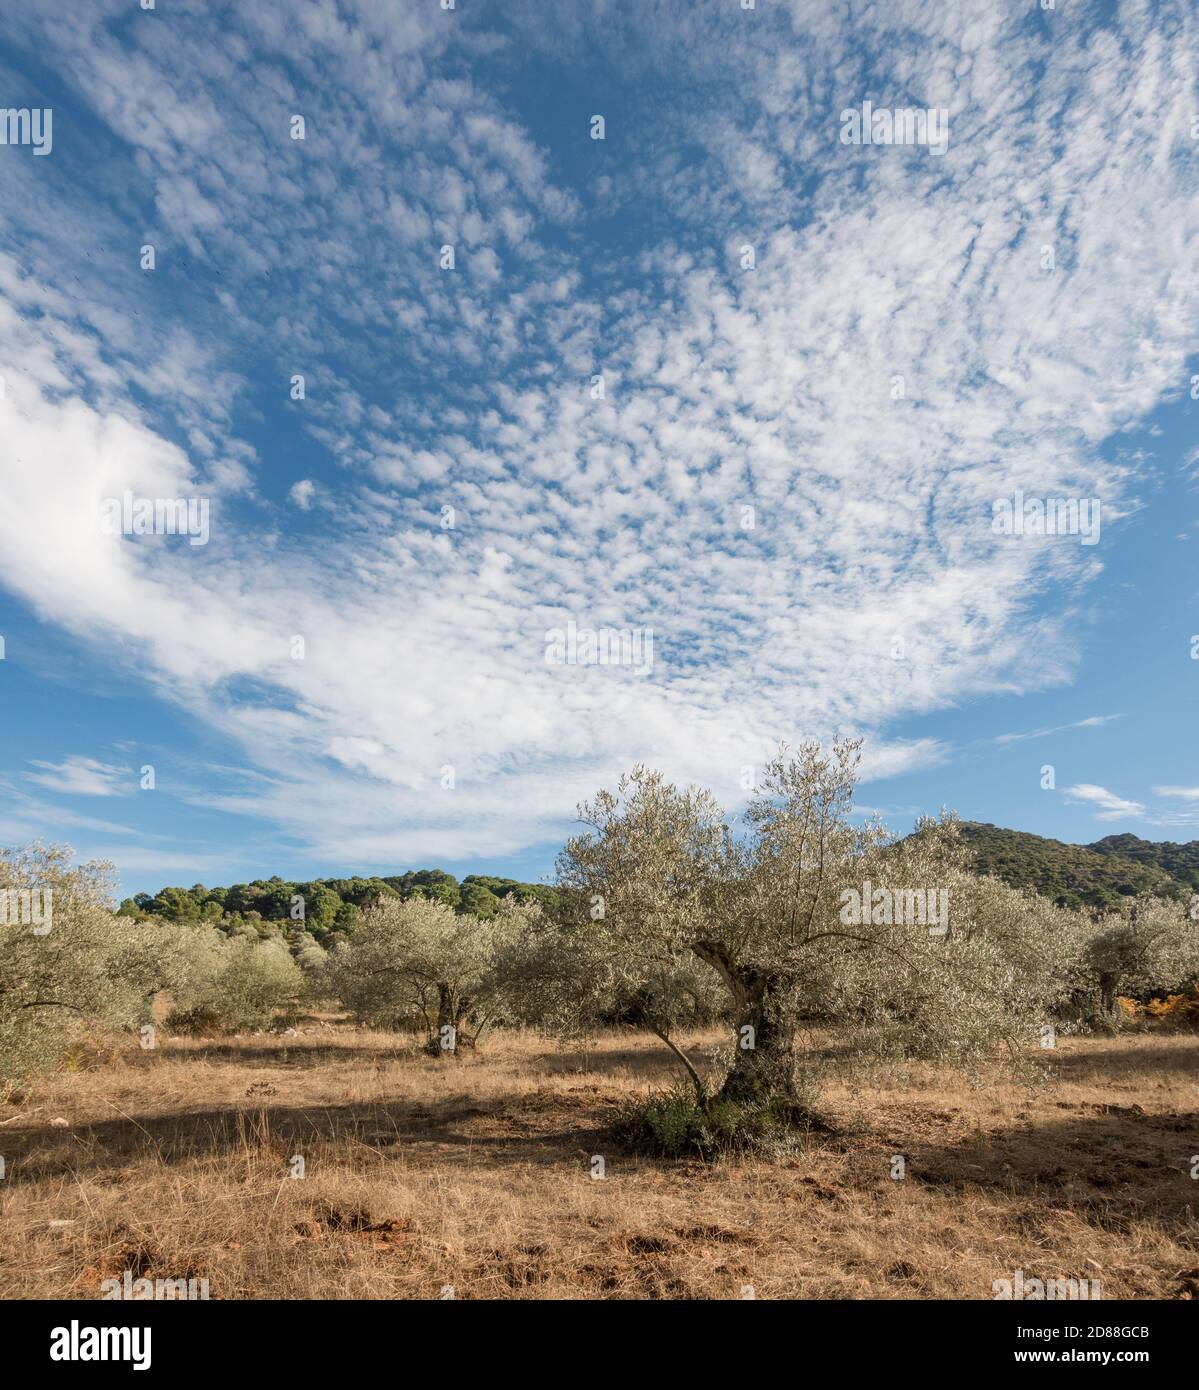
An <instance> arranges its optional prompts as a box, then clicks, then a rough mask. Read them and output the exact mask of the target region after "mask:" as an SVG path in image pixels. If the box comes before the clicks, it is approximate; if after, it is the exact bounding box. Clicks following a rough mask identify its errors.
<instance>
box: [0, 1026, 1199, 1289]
mask: <svg viewBox="0 0 1199 1390" xmlns="http://www.w3.org/2000/svg"><path fill="white" fill-rule="evenodd" d="M302 1029H303V1031H302V1032H300V1033H299V1034H298V1035H296V1036H292V1037H284V1036H277V1035H264V1036H261V1037H238V1038H234V1039H229V1040H221V1041H211V1042H209V1041H198V1040H185V1039H173V1038H164V1039H162V1041H161V1044H160V1046H159V1047H158V1048H157V1049H156V1050H154V1051H152V1052H145V1053H142V1052H139V1051H136V1050H134V1051H133V1052H132V1053H126V1054H122V1055H119V1056H115V1057H109V1058H107V1059H104V1060H103V1062H102V1063H97V1064H95V1065H90V1066H86V1067H84V1068H83V1069H81V1070H78V1071H75V1072H68V1073H63V1074H60V1075H58V1076H55V1077H53V1078H51V1079H50V1080H49V1081H48V1082H46V1083H44V1084H42V1085H41V1086H39V1087H37V1088H35V1089H34V1090H33V1091H31V1092H30V1093H29V1094H28V1095H27V1096H25V1097H23V1098H22V1099H20V1100H19V1101H18V1102H17V1103H15V1104H10V1105H7V1106H0V1155H2V1156H3V1157H4V1159H5V1161H6V1175H5V1178H4V1180H3V1181H2V1182H0V1217H2V1220H0V1296H2V1297H4V1298H9V1299H12V1298H38V1297H75V1298H94V1297H95V1298H98V1297H99V1296H100V1292H101V1289H100V1286H101V1282H102V1281H103V1280H105V1279H107V1278H112V1277H115V1278H120V1277H122V1276H123V1274H124V1271H126V1270H130V1271H131V1272H132V1277H134V1278H141V1277H145V1278H150V1279H154V1278H162V1279H189V1278H190V1279H196V1280H207V1281H208V1285H207V1287H208V1293H209V1296H210V1297H211V1298H214V1299H215V1298H221V1299H257V1298H319V1299H337V1298H387V1299H394V1298H440V1297H456V1298H585V1299H593V1298H744V1297H757V1298H950V1299H962V1298H971V1299H974V1298H990V1297H992V1296H993V1294H992V1282H993V1281H994V1280H997V1279H1004V1278H1006V1279H1012V1278H1014V1276H1015V1272H1016V1271H1017V1270H1021V1271H1023V1275H1024V1278H1025V1280H1026V1281H1027V1280H1029V1279H1031V1278H1034V1277H1036V1278H1041V1279H1051V1278H1052V1279H1058V1278H1073V1279H1088V1280H1098V1281H1099V1283H1100V1286H1101V1290H1102V1297H1103V1298H1105V1299H1107V1298H1193V1297H1197V1296H1199V1176H1195V1175H1199V1037H1195V1036H1193V1035H1191V1036H1178V1035H1160V1036H1149V1035H1136V1036H1125V1037H1121V1038H1118V1039H1062V1040H1060V1042H1059V1046H1058V1048H1057V1050H1056V1051H1055V1052H1053V1053H1052V1054H1049V1055H1048V1056H1047V1058H1046V1059H1045V1060H1046V1067H1047V1077H1046V1082H1045V1084H1044V1085H1042V1086H1040V1087H1036V1088H1029V1087H1027V1086H1021V1085H1016V1084H1012V1083H1005V1084H1002V1085H996V1084H991V1083H985V1082H981V1081H978V1080H976V1081H974V1082H965V1083H964V1082H963V1081H962V1080H961V1079H960V1078H954V1077H952V1076H948V1075H944V1074H939V1073H938V1072H937V1071H935V1070H933V1069H930V1068H927V1067H923V1066H920V1065H916V1064H902V1065H896V1066H890V1067H885V1068H875V1069H872V1070H871V1071H870V1072H868V1073H863V1072H862V1071H861V1070H860V1069H859V1070H854V1069H853V1068H852V1067H851V1066H850V1065H849V1064H848V1063H846V1064H844V1065H840V1064H838V1062H837V1060H836V1058H835V1055H832V1056H831V1060H828V1061H827V1062H826V1066H827V1069H828V1071H827V1076H826V1078H825V1083H824V1084H825V1096H826V1105H827V1111H828V1114H829V1116H830V1118H831V1119H832V1121H833V1124H834V1132H833V1133H831V1134H827V1135H818V1136H813V1137H812V1138H811V1139H810V1140H808V1141H807V1142H806V1143H805V1146H804V1147H803V1149H802V1150H801V1151H800V1152H799V1153H798V1154H794V1155H791V1156H788V1157H785V1158H778V1159H769V1160H767V1159H761V1158H755V1159H739V1160H729V1159H725V1160H721V1161H718V1162H715V1163H710V1164H704V1163H702V1162H700V1161H698V1160H696V1161H678V1162H664V1161H654V1160H651V1159H647V1158H634V1157H630V1156H627V1155H625V1154H622V1153H621V1152H620V1150H619V1149H618V1148H617V1147H615V1146H614V1145H613V1143H612V1142H611V1140H610V1139H609V1138H608V1137H607V1134H606V1127H607V1126H608V1125H609V1124H610V1123H611V1120H612V1118H613V1116H614V1114H615V1112H616V1110H617V1108H618V1107H619V1106H620V1104H621V1102H622V1101H623V1100H625V1099H627V1098H628V1097H630V1096H634V1095H643V1094H648V1093H649V1092H651V1091H653V1090H656V1089H660V1088H662V1087H663V1086H664V1085H666V1084H669V1083H670V1082H671V1081H673V1080H674V1072H673V1071H672V1059H671V1058H670V1056H669V1054H668V1053H667V1052H665V1051H664V1050H663V1048H662V1047H661V1045H660V1044H659V1043H657V1042H656V1041H655V1040H653V1039H649V1038H645V1037H642V1036H639V1035H632V1034H630V1035H625V1034H612V1035H608V1036H605V1037H604V1038H602V1039H600V1040H599V1041H598V1042H596V1043H595V1044H593V1045H591V1046H590V1047H589V1048H588V1049H587V1050H579V1049H573V1050H572V1049H564V1048H562V1047H559V1046H558V1045H556V1044H554V1043H553V1042H550V1041H547V1040H545V1039H542V1038H539V1037H536V1036H535V1035H532V1034H500V1035H498V1036H496V1037H494V1038H492V1039H491V1040H490V1043H489V1045H488V1046H487V1047H486V1049H485V1051H483V1052H482V1053H481V1054H479V1055H478V1056H477V1057H463V1058H460V1059H444V1060H443V1059H436V1058H430V1057H427V1056H425V1055H423V1054H422V1053H421V1052H420V1051H419V1050H418V1049H417V1047H416V1046H415V1044H414V1043H412V1042H411V1041H409V1040H408V1039H406V1038H403V1037H398V1036H395V1035H389V1034H383V1033H376V1032H367V1031H362V1030H357V1029H353V1028H350V1027H346V1026H342V1025H337V1026H332V1025H330V1024H329V1023H328V1022H318V1021H316V1020H312V1021H311V1023H309V1024H305V1025H302ZM716 1041H717V1039H716V1038H715V1036H713V1037H702V1038H701V1037H696V1038H691V1039H688V1040H687V1045H688V1047H689V1048H691V1049H693V1056H694V1057H695V1059H696V1060H697V1061H701V1060H702V1059H703V1058H704V1056H705V1054H706V1052H707V1051H708V1049H710V1048H711V1047H712V1046H714V1045H715V1043H716ZM825 1051H826V1052H828V1053H830V1054H835V1051H836V1049H835V1046H830V1047H826V1048H825ZM596 1156H599V1158H601V1159H602V1160H603V1162H602V1165H601V1164H597V1163H596V1162H595V1158H596ZM897 1156H899V1157H902V1158H903V1160H904V1162H903V1165H902V1167H903V1172H904V1176H902V1177H893V1176H892V1173H893V1172H895V1171H897V1170H898V1168H899V1165H897V1164H896V1163H895V1159H896V1157H897ZM297 1158H299V1159H302V1160H303V1164H302V1170H303V1176H302V1177H300V1176H292V1174H293V1172H296V1173H298V1172H299V1171H300V1165H299V1164H297V1163H296V1161H295V1160H296V1159H297ZM601 1169H602V1172H603V1176H602V1177H596V1176H593V1173H596V1172H598V1171H601Z"/></svg>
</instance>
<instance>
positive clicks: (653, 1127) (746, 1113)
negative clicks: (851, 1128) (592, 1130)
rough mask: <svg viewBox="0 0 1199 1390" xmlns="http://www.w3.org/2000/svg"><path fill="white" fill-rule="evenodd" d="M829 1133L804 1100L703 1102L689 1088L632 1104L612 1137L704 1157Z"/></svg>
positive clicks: (636, 1147) (783, 1146)
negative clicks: (752, 1102) (814, 1134)
mask: <svg viewBox="0 0 1199 1390" xmlns="http://www.w3.org/2000/svg"><path fill="white" fill-rule="evenodd" d="M827 1131H828V1125H827V1124H826V1122H825V1121H824V1120H823V1119H822V1118H821V1117H820V1115H819V1114H818V1113H817V1112H816V1111H815V1109H813V1107H812V1106H811V1105H810V1104H809V1103H808V1102H807V1100H806V1099H801V1100H800V1101H783V1100H780V1099H779V1098H777V1097H772V1098H770V1099H768V1100H765V1101H762V1102H759V1103H754V1104H744V1103H738V1102H736V1101H732V1100H725V1099H722V1098H721V1097H719V1096H710V1097H709V1098H708V1100H707V1101H706V1102H705V1103H704V1104H702V1105H701V1104H700V1102H699V1101H698V1100H697V1099H696V1096H695V1093H694V1091H692V1090H691V1089H690V1088H689V1087H687V1086H679V1087H677V1088H675V1089H674V1090H671V1091H666V1092H663V1093H662V1094H660V1095H657V1096H653V1097H651V1098H650V1099H649V1100H648V1101H645V1100H641V1101H633V1102H630V1103H629V1104H628V1105H626V1107H625V1108H624V1110H623V1111H622V1112H621V1114H620V1116H619V1117H618V1119H617V1121H616V1123H615V1125H614V1126H613V1136H614V1138H615V1139H616V1140H617V1141H618V1142H619V1143H621V1144H623V1145H626V1146H627V1147H628V1148H630V1149H632V1150H633V1151H634V1152H637V1153H645V1154H649V1155H652V1156H655V1157H662V1158H688V1157H690V1158H703V1159H708V1158H715V1157H717V1156H718V1155H720V1154H735V1153H764V1152H780V1151H788V1150H791V1149H794V1148H795V1147H797V1146H798V1144H799V1143H800V1142H801V1141H802V1139H803V1138H804V1137H805V1136H806V1135H809V1134H812V1133H818V1132H827Z"/></svg>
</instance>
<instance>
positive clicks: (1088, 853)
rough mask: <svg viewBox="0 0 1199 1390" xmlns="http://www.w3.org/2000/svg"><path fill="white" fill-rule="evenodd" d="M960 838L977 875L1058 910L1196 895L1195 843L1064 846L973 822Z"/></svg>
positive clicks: (1121, 839)
mask: <svg viewBox="0 0 1199 1390" xmlns="http://www.w3.org/2000/svg"><path fill="white" fill-rule="evenodd" d="M961 833H962V838H963V839H964V840H965V842H966V844H967V845H968V847H969V848H970V849H971V850H973V852H974V864H973V867H974V869H975V870H976V871H977V872H978V873H983V874H991V875H993V876H994V877H995V878H999V879H1002V880H1003V881H1004V882H1005V883H1009V884H1011V885H1012V886H1013V887H1016V888H1031V889H1032V890H1033V891H1034V892H1037V893H1040V894H1041V895H1042V896H1044V897H1047V898H1050V899H1052V901H1053V902H1055V903H1057V904H1058V905H1059V906H1060V907H1071V908H1084V907H1086V908H1111V907H1115V906H1116V905H1117V904H1119V902H1120V901H1121V900H1122V899H1126V898H1131V897H1135V896H1137V895H1138V894H1145V895H1149V896H1157V897H1164V898H1174V899H1188V898H1189V897H1190V896H1191V894H1192V893H1195V892H1197V891H1199V840H1192V841H1191V842H1190V843H1189V844H1173V843H1171V842H1170V841H1168V840H1166V841H1160V842H1159V841H1154V840H1141V839H1138V837H1137V836H1136V835H1127V834H1126V835H1109V836H1107V837H1106V839H1103V840H1096V841H1095V843H1094V844H1090V845H1067V844H1063V843H1062V841H1060V840H1047V839H1044V838H1042V837H1041V836H1040V835H1029V834H1027V833H1026V832H1025V831H1022V830H1004V829H1003V828H1002V827H1001V826H998V825H986V824H984V823H981V822H978V821H962V822H961Z"/></svg>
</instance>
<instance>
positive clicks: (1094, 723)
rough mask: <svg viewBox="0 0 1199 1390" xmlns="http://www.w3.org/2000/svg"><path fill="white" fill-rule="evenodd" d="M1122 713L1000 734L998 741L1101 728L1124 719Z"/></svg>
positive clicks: (1096, 715) (1012, 741)
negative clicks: (1116, 720)
mask: <svg viewBox="0 0 1199 1390" xmlns="http://www.w3.org/2000/svg"><path fill="white" fill-rule="evenodd" d="M1123 718H1124V716H1123V715H1122V714H1093V715H1091V717H1090V718H1089V719H1077V720H1075V721H1074V723H1072V724H1054V725H1052V726H1051V727H1049V728H1045V729H1026V730H1024V731H1023V732H1021V733H1011V734H999V735H997V736H996V738H995V740H994V741H995V742H996V743H1022V742H1023V741H1024V740H1025V739H1030V738H1047V737H1048V736H1049V735H1050V734H1062V733H1065V732H1066V731H1067V730H1069V729H1099V728H1102V727H1103V725H1104V724H1110V723H1111V722H1112V721H1113V720H1115V719H1123Z"/></svg>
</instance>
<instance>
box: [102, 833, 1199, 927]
mask: <svg viewBox="0 0 1199 1390" xmlns="http://www.w3.org/2000/svg"><path fill="white" fill-rule="evenodd" d="M961 831H962V836H963V838H964V839H965V840H966V842H967V844H968V845H969V847H970V849H971V850H972V851H973V854H974V868H975V869H977V871H978V872H979V873H985V874H993V875H994V876H995V877H996V878H1000V879H1002V880H1003V881H1004V882H1005V883H1010V884H1012V885H1014V886H1015V887H1018V888H1031V889H1033V890H1034V891H1035V892H1038V893H1041V894H1043V895H1044V896H1045V897H1047V898H1052V899H1053V900H1054V901H1055V902H1058V903H1061V904H1063V905H1065V906H1068V907H1110V906H1114V905H1115V904H1116V903H1118V902H1119V901H1120V899H1121V898H1125V897H1131V896H1134V895H1135V894H1138V893H1146V894H1157V895H1160V896H1162V897H1171V898H1181V897H1189V896H1190V894H1191V893H1193V892H1196V891H1199V840H1192V841H1191V842H1190V843H1189V844H1174V843H1172V842H1170V841H1160V842H1159V841H1154V840H1141V839H1138V838H1137V836H1135V835H1127V834H1126V835H1108V836H1107V837H1106V838H1105V839H1102V840H1096V841H1095V843H1094V844H1090V845H1067V844H1063V843H1062V841H1061V840H1047V839H1045V838H1043V837H1042V836H1040V835H1030V834H1028V833H1027V832H1025V831H1023V830H1005V829H1003V827H1002V826H998V825H987V824H985V823H983V822H980V821H962V822H961ZM391 896H394V897H399V898H410V897H417V896H419V897H426V898H435V899H437V900H438V901H440V902H444V903H446V904H447V905H448V906H450V907H452V908H453V909H454V910H455V911H456V912H469V913H472V914H473V915H475V916H476V917H493V916H494V915H495V913H496V912H497V911H498V910H499V906H500V902H501V900H502V899H504V898H506V897H509V896H515V897H516V898H518V899H519V900H521V901H536V902H540V903H541V904H542V906H543V907H545V908H547V909H550V908H552V907H553V905H554V902H555V898H556V894H555V890H554V889H553V888H551V887H548V886H547V885H545V884H543V883H522V882H520V881H519V880H517V879H511V878H495V877H492V876H489V875H486V874H468V875H467V876H466V878H464V879H463V880H462V881H461V882H459V881H458V880H457V879H456V878H455V877H454V876H453V874H448V873H446V872H444V870H442V869H419V870H415V871H412V872H409V873H405V874H394V875H389V876H386V877H378V878H318V879H311V880H308V881H307V882H293V881H291V880H288V879H282V878H278V877H276V878H269V879H259V880H257V881H256V882H254V883H235V884H233V886H232V887H230V888H206V887H205V886H204V885H203V884H202V883H197V884H194V885H193V886H192V887H191V888H164V889H162V891H161V892H159V893H157V894H154V895H151V894H149V893H139V894H138V895H137V897H135V898H126V899H125V901H124V902H123V903H122V904H121V908H120V910H121V912H122V913H124V914H125V915H126V916H132V917H148V916H153V917H165V918H167V919H169V920H170V921H174V922H203V921H209V922H212V923H213V924H214V925H216V926H220V927H222V928H224V929H226V930H228V929H230V928H237V927H243V926H250V927H256V928H257V929H258V930H260V931H262V930H269V929H268V928H267V927H266V924H267V923H277V924H278V927H277V928H276V930H278V929H284V930H286V929H289V928H293V927H297V926H303V927H305V928H307V930H308V931H310V932H312V933H313V935H315V936H317V937H318V938H319V937H324V936H327V935H329V934H331V933H333V932H349V931H352V930H353V928H354V925H355V923H356V922H357V920H358V917H359V915H360V913H361V911H362V909H363V908H364V907H367V906H369V905H370V904H371V903H373V902H375V901H377V900H378V899H380V898H385V897H391ZM300 899H302V900H303V917H302V919H299V920H297V917H296V903H297V901H298V900H300Z"/></svg>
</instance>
